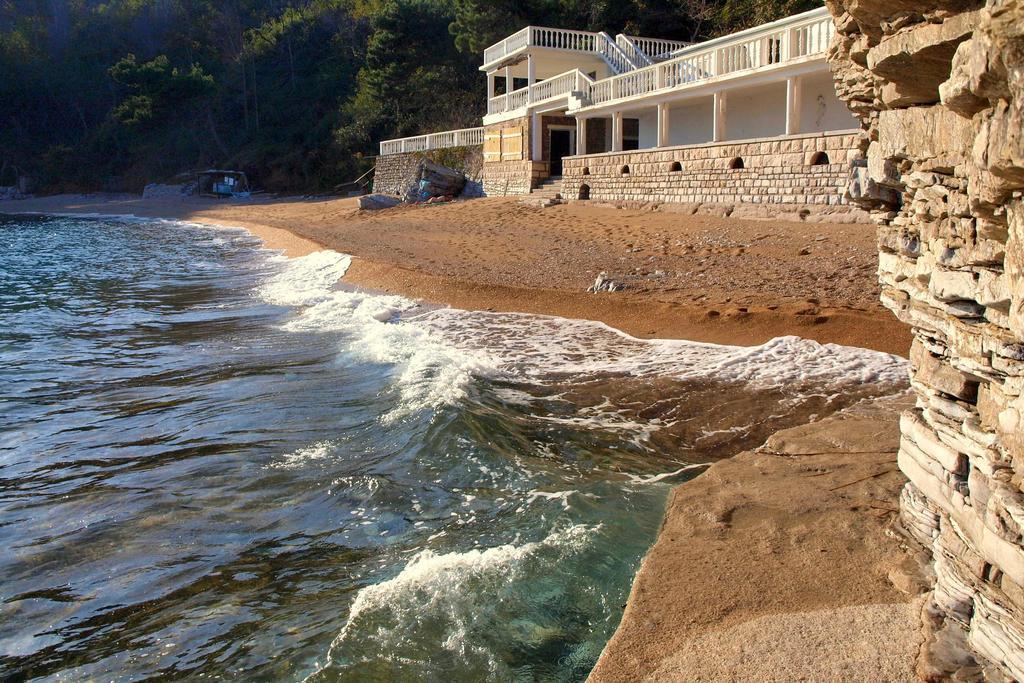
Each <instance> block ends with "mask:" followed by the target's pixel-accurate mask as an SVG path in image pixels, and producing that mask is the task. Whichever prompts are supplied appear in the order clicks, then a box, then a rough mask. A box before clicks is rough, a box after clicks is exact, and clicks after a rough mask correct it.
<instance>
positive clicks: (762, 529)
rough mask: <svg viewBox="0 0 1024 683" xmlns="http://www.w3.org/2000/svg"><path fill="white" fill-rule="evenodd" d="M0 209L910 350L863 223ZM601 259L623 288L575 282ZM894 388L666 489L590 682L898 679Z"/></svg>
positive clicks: (463, 300) (119, 205)
mask: <svg viewBox="0 0 1024 683" xmlns="http://www.w3.org/2000/svg"><path fill="white" fill-rule="evenodd" d="M0 208H2V209H3V210H6V211H37V212H43V213H108V214H109V213H120V214H135V215H139V216H153V217H168V218H180V219H186V220H193V221H199V222H210V223H218V224H222V225H232V226H241V227H245V228H247V229H249V230H251V231H252V232H254V233H255V234H257V235H259V236H260V237H261V238H262V239H263V240H264V241H265V243H266V244H267V246H268V247H271V248H274V249H281V250H283V251H284V252H285V254H286V255H289V256H301V255H304V254H307V253H310V252H313V251H316V250H318V249H321V248H323V247H328V248H332V249H335V250H337V251H341V252H345V253H349V254H353V255H354V256H355V257H356V258H355V260H354V263H353V266H352V268H351V269H350V271H349V274H348V275H347V276H346V281H350V282H352V283H354V284H356V285H360V286H364V287H367V288H372V289H376V290H382V291H388V292H397V293H402V294H405V295H408V296H412V297H416V298H422V299H425V300H427V301H431V302H435V303H443V304H450V305H453V306H456V307H461V308H471V309H482V310H512V311H524V312H536V313H545V314H551V315H559V316H566V317H575V318H590V319H597V320H601V321H603V322H605V323H608V324H610V325H612V326H615V327H618V328H620V329H623V330H625V331H627V332H629V333H631V334H634V335H635V336H639V337H680V338H688V339H694V340H701V341H712V342H720V343H731V344H758V343H761V342H764V341H766V340H768V339H770V338H772V337H776V336H780V335H788V334H793V335H799V336H803V337H808V338H811V339H815V340H818V341H821V342H835V343H840V344H845V345H857V346H862V347H868V348H873V349H877V350H881V351H886V352H891V353H897V354H900V355H906V351H907V349H908V345H909V333H908V332H907V331H906V330H905V329H904V328H903V327H902V326H901V325H900V324H899V323H898V322H896V321H895V319H893V318H892V316H891V314H890V313H888V312H887V311H886V310H884V309H883V308H882V307H881V306H880V305H879V304H878V303H877V290H876V284H875V264H876V259H877V255H876V251H875V237H874V229H873V227H871V226H866V225H823V224H802V223H789V222H773V221H743V220H733V219H723V218H713V217H707V216H683V215H679V214H671V213H656V212H640V211H626V210H616V209H611V208H601V207H589V206H580V205H568V206H559V207H553V208H547V209H538V208H534V207H529V206H525V205H523V204H521V203H519V202H518V201H515V200H506V199H499V200H477V201H473V202H467V203H460V204H453V205H447V206H437V207H398V208H395V209H389V210H385V211H380V212H375V213H369V212H360V211H358V210H357V209H356V208H355V206H354V203H353V201H351V200H294V201H288V200H281V201H267V202H254V203H241V204H231V203H225V202H215V201H208V200H192V199H189V200H142V199H139V198H129V197H104V196H86V197H71V196H62V197H50V198H43V199H34V200H27V201H20V202H17V203H11V204H7V205H4V206H3V207H0ZM600 272H605V273H607V275H608V277H610V278H612V279H613V280H615V281H617V282H621V283H623V284H625V285H626V289H624V290H623V291H621V292H613V293H607V292H605V293H600V294H589V293H587V292H586V289H587V287H588V285H589V284H590V283H592V281H593V280H594V278H595V277H596V275H597V274H598V273H600ZM909 400H910V399H908V398H906V397H901V398H895V399H894V398H889V399H881V400H876V401H872V402H870V403H868V404H864V405H859V406H857V407H855V408H854V409H852V410H850V411H847V412H845V413H842V414H839V415H837V416H834V417H832V418H828V419H826V420H824V421H821V422H817V423H813V424H810V425H806V426H804V427H799V428H795V429H790V430H786V431H783V432H779V433H777V434H776V435H775V436H773V437H772V438H771V439H770V440H769V441H768V442H767V443H766V444H765V445H764V446H763V447H762V448H760V449H758V450H756V451H751V452H746V453H742V454H740V455H737V456H735V457H733V458H730V459H727V460H724V461H721V462H718V463H715V464H714V465H712V466H711V467H709V468H708V469H707V471H705V472H704V473H703V474H701V475H700V476H698V477H697V478H696V479H694V480H693V481H690V482H688V483H686V484H685V485H683V486H680V487H678V488H677V489H676V490H675V493H674V495H673V497H672V499H671V500H670V503H669V507H668V510H667V513H666V518H665V520H664V522H663V526H662V529H661V532H660V534H659V537H658V540H657V542H656V544H655V545H654V547H653V548H652V549H651V550H650V552H649V553H648V555H647V557H646V559H645V560H644V563H643V565H642V567H641V570H640V572H639V573H638V575H637V578H636V581H635V583H634V585H633V589H632V593H631V596H630V599H629V602H628V604H627V606H626V610H625V614H624V617H623V620H622V622H621V624H620V626H619V629H618V631H617V632H616V635H615V636H614V638H613V639H612V640H611V641H610V642H609V644H608V646H607V648H606V649H605V651H604V653H603V655H602V657H601V660H600V661H599V663H598V665H597V667H596V668H595V670H594V672H593V673H592V675H591V680H594V681H636V680H659V681H660V680H664V681H673V680H709V681H710V680H737V679H741V680H755V679H756V680H779V681H782V680H848V679H850V678H851V677H853V678H860V679H873V680H892V681H899V680H914V660H915V658H916V653H917V651H918V649H919V647H920V642H919V635H918V634H919V628H918V626H919V614H920V600H919V593H920V592H921V591H922V590H923V586H924V583H923V579H922V578H921V576H920V574H919V570H918V568H917V563H916V562H915V561H914V560H913V559H912V558H911V556H910V555H909V554H907V552H906V550H905V547H904V545H903V543H902V541H901V538H900V537H899V535H898V534H896V533H894V532H893V530H892V524H893V522H894V520H895V518H896V516H897V510H898V495H899V490H900V488H901V486H902V485H903V483H904V481H905V478H904V477H903V475H902V474H901V473H900V472H899V470H898V468H897V466H896V455H895V454H896V450H897V448H898V440H899V427H898V422H897V415H898V413H899V410H901V409H902V408H904V407H906V405H907V404H908V401H909ZM897 585H899V586H900V588H897V587H896V586H897ZM851 633H856V637H855V638H852V639H851Z"/></svg>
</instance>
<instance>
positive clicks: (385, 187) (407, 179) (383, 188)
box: [373, 145, 483, 196]
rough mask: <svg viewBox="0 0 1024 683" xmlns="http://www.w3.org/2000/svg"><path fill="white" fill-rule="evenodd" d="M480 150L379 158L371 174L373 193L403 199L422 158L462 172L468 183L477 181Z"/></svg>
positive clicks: (466, 148) (468, 148)
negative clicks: (401, 197)
mask: <svg viewBox="0 0 1024 683" xmlns="http://www.w3.org/2000/svg"><path fill="white" fill-rule="evenodd" d="M482 150H483V146H482V145H472V146H469V147H452V148H449V149H435V150H430V151H427V152H406V153H404V154H387V155H383V156H379V157H377V163H376V166H377V168H376V170H375V171H374V172H373V191H374V192H377V193H381V194H392V195H401V196H404V195H405V193H406V192H408V191H409V187H410V185H411V184H412V183H413V182H414V179H415V178H416V174H417V172H418V171H419V165H420V161H421V160H423V159H425V158H426V159H429V160H431V161H433V162H434V163H437V164H441V165H442V166H448V167H450V168H455V169H458V170H460V171H462V172H463V173H465V174H466V177H467V179H469V180H477V179H479V176H480V173H481V170H480V169H481V165H482V163H483V160H482V159H483V158H482Z"/></svg>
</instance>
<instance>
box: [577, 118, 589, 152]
mask: <svg viewBox="0 0 1024 683" xmlns="http://www.w3.org/2000/svg"><path fill="white" fill-rule="evenodd" d="M586 153H587V120H586V119H584V118H577V119H576V154H580V155H582V154H586Z"/></svg>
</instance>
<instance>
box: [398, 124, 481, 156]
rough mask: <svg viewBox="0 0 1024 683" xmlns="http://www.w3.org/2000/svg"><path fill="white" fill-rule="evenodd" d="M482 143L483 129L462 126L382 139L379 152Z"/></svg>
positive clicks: (424, 149)
mask: <svg viewBox="0 0 1024 683" xmlns="http://www.w3.org/2000/svg"><path fill="white" fill-rule="evenodd" d="M482 144H484V129H483V128H482V127H480V128H462V129H459V130H446V131H443V132H440V133H430V134H429V135H414V136H412V137H408V138H398V139H395V140H384V141H382V142H381V143H380V154H381V156H386V155H388V154H403V153H405V152H426V151H428V150H431V149H445V148H448V147H470V146H473V145H482Z"/></svg>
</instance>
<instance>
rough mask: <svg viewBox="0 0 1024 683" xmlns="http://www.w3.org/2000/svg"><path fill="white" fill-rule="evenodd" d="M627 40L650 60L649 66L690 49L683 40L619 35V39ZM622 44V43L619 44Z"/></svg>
mask: <svg viewBox="0 0 1024 683" xmlns="http://www.w3.org/2000/svg"><path fill="white" fill-rule="evenodd" d="M620 38H621V39H622V40H625V41H627V42H629V43H631V44H632V45H633V46H634V47H635V48H636V49H637V50H639V51H640V52H641V53H642V54H643V55H644V56H645V57H646V58H647V60H648V62H647V63H648V64H651V63H653V62H654V61H656V60H659V59H663V58H665V57H668V56H669V55H670V54H671V53H673V52H675V51H676V50H682V49H683V48H685V47H688V46H689V45H690V43H685V42H683V41H681V40H664V39H662V38H644V37H643V36H627V35H624V34H619V35H618V36H617V37H616V40H618V39H620ZM619 44H620V45H621V44H622V43H621V42H620V43H619Z"/></svg>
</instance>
